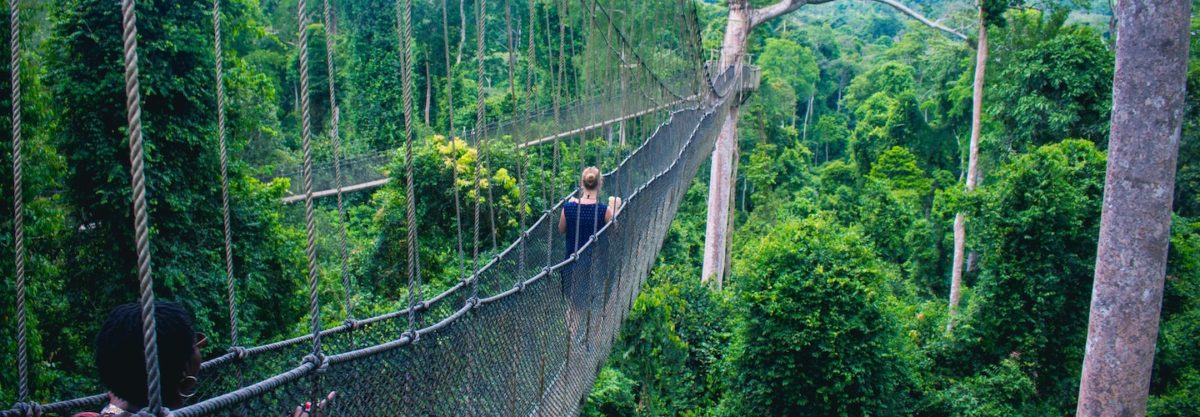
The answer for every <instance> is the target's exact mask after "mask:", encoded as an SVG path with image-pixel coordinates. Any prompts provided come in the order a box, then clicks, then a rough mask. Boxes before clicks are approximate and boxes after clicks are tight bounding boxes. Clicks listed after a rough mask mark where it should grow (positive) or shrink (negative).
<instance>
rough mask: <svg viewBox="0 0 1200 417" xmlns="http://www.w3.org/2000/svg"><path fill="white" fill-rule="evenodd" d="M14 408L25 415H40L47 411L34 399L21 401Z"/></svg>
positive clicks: (32, 416)
mask: <svg viewBox="0 0 1200 417" xmlns="http://www.w3.org/2000/svg"><path fill="white" fill-rule="evenodd" d="M13 408H14V409H16V410H17V411H20V412H21V415H22V416H24V417H38V416H41V415H42V413H45V412H46V411H45V410H44V409H42V405H41V404H38V403H36V402H33V401H28V402H20V403H16V404H14V405H13Z"/></svg>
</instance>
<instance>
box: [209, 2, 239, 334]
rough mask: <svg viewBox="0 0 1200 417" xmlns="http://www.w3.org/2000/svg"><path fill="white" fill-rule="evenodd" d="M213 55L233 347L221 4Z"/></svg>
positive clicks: (234, 329)
mask: <svg viewBox="0 0 1200 417" xmlns="http://www.w3.org/2000/svg"><path fill="white" fill-rule="evenodd" d="M213 53H214V56H215V59H214V61H215V62H216V73H215V77H216V78H215V80H214V81H215V82H216V84H217V142H218V143H219V144H220V152H221V219H222V221H223V225H224V226H225V227H224V232H225V298H226V301H228V302H229V346H237V345H238V332H237V292H236V291H237V290H236V287H235V285H234V279H233V232H232V228H231V226H230V221H229V151H228V147H227V145H226V143H225V69H224V66H225V58H224V56H223V54H222V52H221V0H213Z"/></svg>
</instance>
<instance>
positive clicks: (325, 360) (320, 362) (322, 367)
mask: <svg viewBox="0 0 1200 417" xmlns="http://www.w3.org/2000/svg"><path fill="white" fill-rule="evenodd" d="M303 363H311V364H313V372H316V373H318V374H323V373H325V371H327V370H329V357H327V356H325V354H324V353H310V354H308V355H304V362H303Z"/></svg>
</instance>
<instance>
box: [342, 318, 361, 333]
mask: <svg viewBox="0 0 1200 417" xmlns="http://www.w3.org/2000/svg"><path fill="white" fill-rule="evenodd" d="M345 324H346V325H347V326H350V330H358V328H359V327H360V326H362V323H359V321H358V320H357V319H355V318H353V317H351V318H348V319H346V321H345Z"/></svg>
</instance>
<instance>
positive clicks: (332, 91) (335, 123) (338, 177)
mask: <svg viewBox="0 0 1200 417" xmlns="http://www.w3.org/2000/svg"><path fill="white" fill-rule="evenodd" d="M324 6H325V64H326V73H327V74H328V76H329V108H330V111H331V112H333V114H332V115H331V116H330V125H329V139H330V141H331V142H333V184H334V186H335V187H337V211H338V249H339V254H340V255H341V261H342V289H343V291H345V292H346V302H345V308H346V319H347V320H351V319H354V304H352V302H351V296H352V294H353V288H352V287H351V286H350V255H349V251H348V250H347V248H346V240H347V239H346V207H345V206H344V205H343V204H342V137H341V132H340V126H341V120H342V110H341V106H338V104H337V86H336V83H335V82H334V78H335V76H334V71H333V70H334V67H333V50H334V45H335V44H334V33H333V31H334V21H333V7H332V6H330V5H329V0H324Z"/></svg>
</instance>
